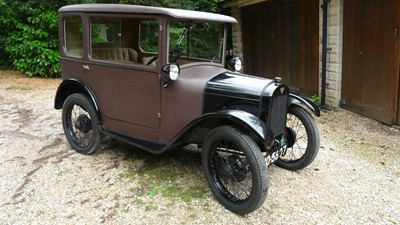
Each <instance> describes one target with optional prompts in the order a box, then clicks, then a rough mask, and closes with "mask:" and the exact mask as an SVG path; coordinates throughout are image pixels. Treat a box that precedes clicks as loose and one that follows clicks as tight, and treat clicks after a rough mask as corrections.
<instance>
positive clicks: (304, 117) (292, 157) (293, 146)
mask: <svg viewBox="0 0 400 225" xmlns="http://www.w3.org/2000/svg"><path fill="white" fill-rule="evenodd" d="M286 138H287V141H288V146H287V151H286V154H285V155H284V156H282V157H280V158H279V159H278V160H277V161H276V162H275V164H276V165H277V166H279V167H282V168H285V169H288V170H300V169H303V168H305V167H307V166H308V165H310V164H311V163H312V162H313V161H314V159H315V157H316V156H317V154H318V151H319V146H320V137H319V130H318V127H317V124H316V123H315V121H314V119H313V118H312V116H311V115H310V114H309V113H308V112H307V111H306V110H305V109H304V108H302V107H300V106H297V105H292V106H290V107H289V109H288V114H287V118H286Z"/></svg>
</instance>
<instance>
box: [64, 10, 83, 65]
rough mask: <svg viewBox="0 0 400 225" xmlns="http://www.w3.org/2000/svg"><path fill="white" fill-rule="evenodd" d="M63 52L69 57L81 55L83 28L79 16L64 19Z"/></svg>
mask: <svg viewBox="0 0 400 225" xmlns="http://www.w3.org/2000/svg"><path fill="white" fill-rule="evenodd" d="M64 41H65V42H64V50H65V52H66V54H67V55H69V56H76V57H82V55H83V26H82V19H81V18H80V17H79V16H68V17H65V18H64Z"/></svg>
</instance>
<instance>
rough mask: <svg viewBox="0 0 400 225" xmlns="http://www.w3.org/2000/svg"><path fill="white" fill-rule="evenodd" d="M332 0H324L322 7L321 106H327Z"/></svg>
mask: <svg viewBox="0 0 400 225" xmlns="http://www.w3.org/2000/svg"><path fill="white" fill-rule="evenodd" d="M329 2H331V0H324V2H323V4H322V6H321V8H322V83H321V108H322V109H324V108H326V105H325V97H326V55H327V51H328V48H327V46H328V5H329Z"/></svg>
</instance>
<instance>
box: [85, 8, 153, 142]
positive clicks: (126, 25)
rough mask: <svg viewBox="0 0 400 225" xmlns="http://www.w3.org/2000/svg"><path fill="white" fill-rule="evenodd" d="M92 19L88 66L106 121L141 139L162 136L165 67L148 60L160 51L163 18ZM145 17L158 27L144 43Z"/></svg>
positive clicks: (148, 21) (90, 83)
mask: <svg viewBox="0 0 400 225" xmlns="http://www.w3.org/2000/svg"><path fill="white" fill-rule="evenodd" d="M89 20H90V25H89V27H90V29H89V30H90V34H89V39H90V44H89V61H88V63H87V64H84V65H82V68H83V69H84V70H85V71H86V73H87V83H88V84H89V86H90V88H91V89H92V90H93V92H94V93H95V96H96V98H97V100H98V102H99V107H100V110H101V120H102V123H103V125H104V127H105V128H106V129H108V130H111V131H115V132H118V133H122V134H125V135H128V136H133V137H138V138H140V139H145V140H153V139H157V135H156V132H154V129H156V128H158V126H159V112H160V87H161V86H160V79H159V73H158V71H159V70H160V69H159V65H157V64H152V65H146V61H144V60H145V59H146V58H151V56H154V55H157V53H158V48H157V46H158V42H159V40H158V39H159V38H158V30H157V29H158V25H157V24H158V21H157V20H156V19H149V18H125V17H117V16H115V17H113V16H107V17H99V16H92V17H90V19H89ZM143 21H145V22H147V23H148V24H150V25H151V26H153V27H154V29H156V30H155V31H151V32H153V34H152V35H151V37H150V39H151V40H147V42H146V43H143V44H144V45H146V46H144V47H142V46H140V44H139V42H140V40H139V39H140V38H139V37H140V35H139V33H140V26H141V24H143ZM147 45H148V46H147ZM149 46H151V47H149ZM143 48H144V49H143ZM146 48H147V49H148V50H149V51H153V53H151V52H146V51H145V50H146ZM150 53H151V54H150Z"/></svg>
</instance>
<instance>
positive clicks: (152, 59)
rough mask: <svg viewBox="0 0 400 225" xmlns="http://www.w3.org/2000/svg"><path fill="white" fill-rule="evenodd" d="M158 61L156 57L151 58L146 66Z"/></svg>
mask: <svg viewBox="0 0 400 225" xmlns="http://www.w3.org/2000/svg"><path fill="white" fill-rule="evenodd" d="M157 59H158V55H155V56H153V57H152V58H151V59H150V60H149V61H148V62H147V63H146V65H150V64H152V63H153V62H154V61H156V60H157Z"/></svg>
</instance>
